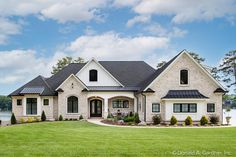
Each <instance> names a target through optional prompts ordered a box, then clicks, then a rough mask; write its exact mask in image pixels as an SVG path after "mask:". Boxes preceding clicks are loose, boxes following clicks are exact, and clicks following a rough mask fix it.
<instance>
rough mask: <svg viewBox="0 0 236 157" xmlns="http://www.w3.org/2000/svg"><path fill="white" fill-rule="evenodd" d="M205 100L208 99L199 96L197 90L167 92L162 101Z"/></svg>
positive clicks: (201, 95)
mask: <svg viewBox="0 0 236 157" xmlns="http://www.w3.org/2000/svg"><path fill="white" fill-rule="evenodd" d="M181 98H183V99H186V98H187V99H207V98H208V97H206V96H204V95H203V94H201V93H200V92H199V91H198V90H169V92H168V93H167V95H166V96H164V97H163V98H162V99H181Z"/></svg>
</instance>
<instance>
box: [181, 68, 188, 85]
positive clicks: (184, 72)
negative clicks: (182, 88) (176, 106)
mask: <svg viewBox="0 0 236 157" xmlns="http://www.w3.org/2000/svg"><path fill="white" fill-rule="evenodd" d="M188 82H189V81H188V70H180V85H188Z"/></svg>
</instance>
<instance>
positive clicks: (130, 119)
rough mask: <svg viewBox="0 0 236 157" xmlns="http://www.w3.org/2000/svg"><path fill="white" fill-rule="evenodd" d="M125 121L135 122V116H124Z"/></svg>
mask: <svg viewBox="0 0 236 157" xmlns="http://www.w3.org/2000/svg"><path fill="white" fill-rule="evenodd" d="M124 122H134V116H132V117H131V116H125V117H124Z"/></svg>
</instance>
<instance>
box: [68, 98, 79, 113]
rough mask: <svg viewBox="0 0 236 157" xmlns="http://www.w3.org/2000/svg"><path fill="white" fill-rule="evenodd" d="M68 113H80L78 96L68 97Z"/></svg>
mask: <svg viewBox="0 0 236 157" xmlns="http://www.w3.org/2000/svg"><path fill="white" fill-rule="evenodd" d="M67 113H78V98H77V97H75V96H71V97H69V98H68V99H67Z"/></svg>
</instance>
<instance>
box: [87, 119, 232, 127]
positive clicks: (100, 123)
mask: <svg viewBox="0 0 236 157" xmlns="http://www.w3.org/2000/svg"><path fill="white" fill-rule="evenodd" d="M102 120H103V119H101V118H99V119H98V118H91V119H88V120H87V121H88V122H89V123H93V124H96V125H101V126H109V127H122V128H182V129H183V128H191V129H194V128H195V129H199V128H229V127H235V126H214V127H211V126H209V127H200V126H193V127H178V126H168V127H166V126H126V125H123V126H120V125H110V124H105V123H102V122H101V121H102Z"/></svg>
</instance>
